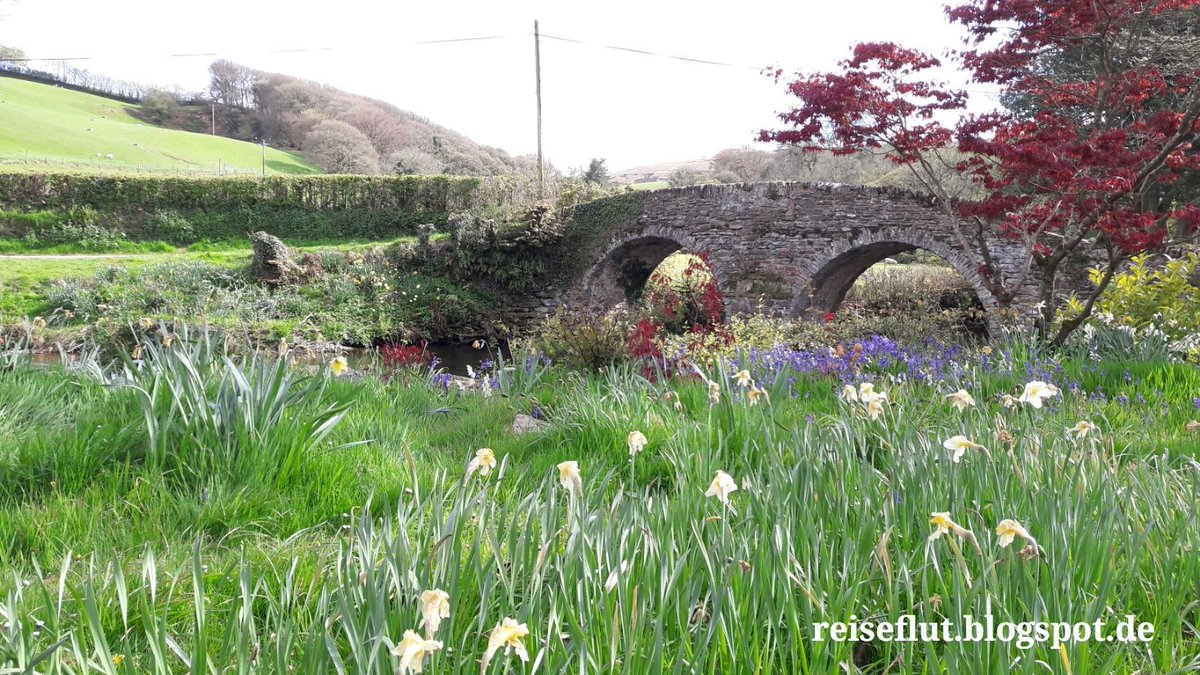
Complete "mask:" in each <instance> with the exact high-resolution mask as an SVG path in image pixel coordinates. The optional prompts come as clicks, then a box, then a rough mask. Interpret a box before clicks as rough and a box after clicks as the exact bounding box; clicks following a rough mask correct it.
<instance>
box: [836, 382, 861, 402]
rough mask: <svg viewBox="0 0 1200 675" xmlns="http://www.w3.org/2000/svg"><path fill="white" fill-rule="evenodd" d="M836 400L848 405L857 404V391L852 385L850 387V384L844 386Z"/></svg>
mask: <svg viewBox="0 0 1200 675" xmlns="http://www.w3.org/2000/svg"><path fill="white" fill-rule="evenodd" d="M838 398H840V399H842V400H843V401H847V402H849V403H857V402H858V390H857V389H855V388H854V385H852V384H847V385H844V386H843V387H842V393H841V394H839V395H838Z"/></svg>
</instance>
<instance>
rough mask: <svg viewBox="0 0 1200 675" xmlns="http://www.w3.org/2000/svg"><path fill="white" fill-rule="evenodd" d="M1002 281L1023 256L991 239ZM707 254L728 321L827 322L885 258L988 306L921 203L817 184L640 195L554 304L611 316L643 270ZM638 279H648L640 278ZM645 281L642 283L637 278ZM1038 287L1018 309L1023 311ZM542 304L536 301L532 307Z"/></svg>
mask: <svg viewBox="0 0 1200 675" xmlns="http://www.w3.org/2000/svg"><path fill="white" fill-rule="evenodd" d="M993 242H994V243H993V247H992V253H993V255H994V256H995V258H996V262H997V264H998V266H999V267H1000V273H1001V274H1002V275H1003V278H1004V279H1015V278H1016V277H1017V275H1018V274H1019V271H1020V267H1021V266H1022V264H1023V262H1024V256H1023V250H1022V247H1021V246H1020V245H1018V244H1016V243H1012V242H1008V241H1005V240H1004V239H1002V238H1000V237H995V238H993ZM680 248H682V249H684V250H686V251H689V252H692V253H701V252H703V253H706V254H707V255H708V260H709V265H710V267H711V268H712V270H713V272H714V274H715V276H716V278H717V281H718V284H719V285H720V287H721V290H722V292H723V293H724V295H725V298H726V301H727V305H728V308H729V310H730V311H731V312H735V313H747V312H754V311H764V312H771V313H777V314H789V315H800V314H803V313H805V312H806V311H807V312H811V311H832V310H833V309H834V308H836V305H837V303H839V302H840V301H841V298H842V296H843V294H844V293H845V290H846V289H847V288H848V287H849V284H851V283H853V281H854V279H855V278H857V276H858V275H859V274H860V273H861V272H862V271H863V270H865V269H866V268H867V267H870V266H871V265H872V264H874V263H876V262H878V261H880V260H882V259H883V258H885V257H888V256H891V255H895V254H896V253H899V252H901V251H906V250H912V249H914V248H922V249H926V250H928V251H930V252H932V253H935V254H937V255H938V256H940V257H942V258H944V259H945V260H946V261H947V262H949V263H950V264H951V265H952V266H953V267H954V268H955V269H956V270H957V271H958V272H959V273H960V274H961V275H962V276H963V277H964V278H965V279H966V280H967V281H968V282H969V283H970V284H971V286H972V287H973V288H974V289H975V292H976V293H977V294H978V296H979V298H980V300H981V301H982V302H983V303H984V306H985V307H987V308H988V309H993V308H995V306H996V301H995V299H994V298H993V297H992V296H991V294H990V293H989V292H988V291H987V289H986V288H985V286H984V284H983V281H982V279H981V278H980V276H979V273H978V271H977V269H976V264H975V263H974V262H972V259H971V257H970V256H968V255H967V254H966V252H965V251H964V248H963V245H962V243H960V242H959V241H957V239H956V237H955V235H954V228H953V227H951V225H950V224H949V221H948V217H947V216H946V215H944V214H943V213H941V211H940V210H939V209H938V208H937V207H936V206H935V204H934V203H933V202H932V201H931V200H930V198H928V197H924V196H921V195H918V194H915V193H912V192H908V191H904V190H897V189H892V188H869V187H862V186H850V185H838V184H820V183H745V184H737V185H704V186H695V187H689V188H680V189H672V190H659V191H654V192H651V193H648V194H647V195H646V198H645V200H644V205H643V207H642V208H641V211H640V213H638V214H637V215H636V216H633V217H630V218H629V219H628V221H627V222H624V223H619V224H615V225H614V226H613V227H612V235H611V238H610V240H609V242H608V244H607V245H606V246H605V247H604V248H603V250H604V253H603V255H601V256H600V257H599V259H598V260H597V262H596V264H595V266H593V267H592V268H591V269H590V270H589V271H588V272H587V273H586V274H585V275H584V277H583V278H582V279H580V280H579V281H578V282H577V283H576V284H575V285H573V286H571V287H569V288H568V289H567V290H566V293H565V296H564V300H565V301H568V302H573V301H582V302H586V303H589V304H591V305H594V306H606V305H607V306H612V305H615V304H617V303H618V302H620V301H622V300H624V296H625V291H626V289H627V287H628V285H629V284H630V283H631V279H633V280H636V277H638V276H639V275H640V274H642V273H643V272H644V271H645V268H646V267H649V269H653V267H654V266H655V265H657V263H658V262H659V261H661V260H662V258H663V257H665V256H666V255H669V254H670V253H672V252H674V251H675V250H678V249H680ZM647 273H648V272H647ZM643 278H644V277H643ZM1036 282H1037V280H1036V279H1035V278H1032V276H1031V277H1030V278H1029V279H1028V280H1027V283H1026V284H1025V285H1024V287H1023V288H1024V291H1023V292H1022V293H1021V294H1020V295H1019V297H1018V299H1017V302H1015V303H1013V304H1014V305H1015V306H1016V307H1018V308H1019V307H1023V306H1024V307H1031V306H1032V305H1033V303H1034V302H1036V301H1035V300H1034V299H1033V290H1034V287H1035V286H1036ZM543 302H548V299H547V298H540V299H539V304H540V303H543Z"/></svg>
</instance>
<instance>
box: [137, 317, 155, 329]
mask: <svg viewBox="0 0 1200 675" xmlns="http://www.w3.org/2000/svg"><path fill="white" fill-rule="evenodd" d="M138 326H140V327H141V328H142V330H150V329H151V328H154V319H151V318H150V317H142V318H141V319H140V320H139V321H138Z"/></svg>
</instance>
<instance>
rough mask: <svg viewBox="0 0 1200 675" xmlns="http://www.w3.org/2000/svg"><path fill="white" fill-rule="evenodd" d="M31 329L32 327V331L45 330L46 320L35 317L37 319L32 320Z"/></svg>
mask: <svg viewBox="0 0 1200 675" xmlns="http://www.w3.org/2000/svg"><path fill="white" fill-rule="evenodd" d="M33 327H34V329H38V330H40V329H42V328H45V327H46V320H45V319H43V318H42V317H40V316H39V317H37V318H35V319H34V320H33Z"/></svg>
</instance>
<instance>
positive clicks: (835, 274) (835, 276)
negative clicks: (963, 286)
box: [792, 228, 998, 316]
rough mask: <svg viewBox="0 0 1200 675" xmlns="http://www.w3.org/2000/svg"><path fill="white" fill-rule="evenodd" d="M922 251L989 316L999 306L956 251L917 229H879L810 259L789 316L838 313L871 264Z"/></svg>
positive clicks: (831, 247) (840, 242)
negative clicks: (943, 265) (941, 263)
mask: <svg viewBox="0 0 1200 675" xmlns="http://www.w3.org/2000/svg"><path fill="white" fill-rule="evenodd" d="M917 249H924V250H926V251H929V252H930V253H933V254H934V255H937V256H938V257H940V258H942V259H943V260H945V261H946V262H947V263H949V264H950V266H951V267H952V268H953V269H954V271H955V272H957V273H958V274H959V275H960V276H961V277H962V278H963V279H965V280H966V282H967V283H968V284H969V285H970V287H971V290H973V291H974V292H975V295H976V297H978V298H979V301H980V302H981V303H982V304H983V307H984V310H986V311H987V312H988V313H989V314H991V312H993V311H994V310H995V309H996V307H997V306H998V303H997V302H996V298H995V297H994V296H993V295H992V294H991V292H990V291H989V290H988V289H987V286H986V285H985V284H984V282H983V278H982V277H980V276H979V272H978V271H976V269H975V266H974V264H972V263H971V261H970V260H969V259H968V258H967V257H966V256H965V255H963V254H962V252H960V251H958V250H956V249H955V248H953V247H951V246H949V245H947V244H945V243H943V242H941V241H938V240H937V239H933V238H931V237H927V236H924V235H923V234H922V233H921V232H920V231H919V230H916V229H911V228H910V229H904V230H900V229H894V228H889V229H881V230H876V231H872V232H867V233H864V234H862V235H861V236H859V237H856V238H854V239H847V240H839V241H835V242H834V243H833V244H831V245H830V246H829V247H828V248H827V249H825V250H824V251H823V252H821V253H820V254H819V255H816V256H813V257H812V259H811V260H810V261H809V262H808V264H807V265H806V266H805V267H806V269H805V271H804V274H802V275H801V287H800V288H799V289H798V291H797V293H796V296H795V303H794V304H793V308H792V313H793V314H795V315H797V316H819V315H822V314H825V313H827V312H837V310H838V308H839V307H840V306H841V304H842V300H844V299H845V297H846V293H847V292H849V291H850V288H851V286H853V285H854V281H855V280H856V279H858V277H859V276H861V275H862V273H863V272H866V271H867V269H869V268H870V267H871V266H872V265H874V264H876V263H878V262H881V261H883V260H884V259H885V258H890V257H892V256H894V255H897V254H899V253H905V252H908V251H914V250H917Z"/></svg>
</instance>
